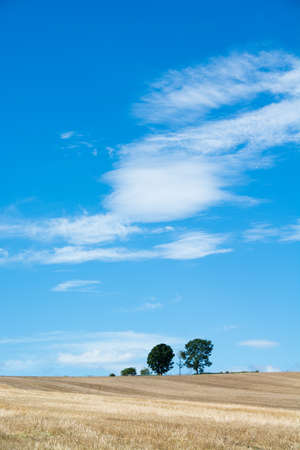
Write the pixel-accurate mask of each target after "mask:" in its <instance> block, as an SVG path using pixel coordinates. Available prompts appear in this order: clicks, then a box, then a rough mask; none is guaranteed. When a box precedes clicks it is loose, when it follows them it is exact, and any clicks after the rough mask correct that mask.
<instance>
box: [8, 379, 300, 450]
mask: <svg viewBox="0 0 300 450" xmlns="http://www.w3.org/2000/svg"><path fill="white" fill-rule="evenodd" d="M0 449H1V450H2V449H3V450H6V449H14V450H18V449H22V450H23V449H24V450H27V449H28V450H29V449H30V450H32V449H57V450H62V449H64V450H65V449H70V450H71V449H78V450H79V449H149V450H150V449H153V450H154V449H155V450H159V449H162V450H171V449H172V450H173V449H185V450H188V449H194V450H196V449H197V450H198V449H211V450H216V449H256V450H258V449H272V450H273V449H274V450H276V449H278V450H285V449H300V373H272V374H271V373H270V374H263V373H251V374H216V375H212V374H211V375H198V376H181V377H179V376H165V377H152V376H151V377H115V378H113V377H85V378H79V377H0Z"/></svg>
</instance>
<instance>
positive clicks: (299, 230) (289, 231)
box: [281, 219, 300, 242]
mask: <svg viewBox="0 0 300 450" xmlns="http://www.w3.org/2000/svg"><path fill="white" fill-rule="evenodd" d="M281 240H282V241H298V242H299V241H300V219H298V220H297V223H295V224H293V225H289V226H287V227H285V229H284V233H283V235H282V238H281Z"/></svg>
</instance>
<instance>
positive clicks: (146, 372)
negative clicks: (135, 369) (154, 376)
mask: <svg viewBox="0 0 300 450" xmlns="http://www.w3.org/2000/svg"><path fill="white" fill-rule="evenodd" d="M140 375H141V376H142V377H145V376H148V375H151V372H150V370H149V369H148V367H144V369H141V370H140Z"/></svg>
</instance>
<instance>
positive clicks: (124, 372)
mask: <svg viewBox="0 0 300 450" xmlns="http://www.w3.org/2000/svg"><path fill="white" fill-rule="evenodd" d="M121 375H122V377H128V376H130V375H131V376H134V375H136V368H135V367H126V369H123V370H121Z"/></svg>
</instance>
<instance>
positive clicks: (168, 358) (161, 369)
mask: <svg viewBox="0 0 300 450" xmlns="http://www.w3.org/2000/svg"><path fill="white" fill-rule="evenodd" d="M174 356H175V355H174V352H173V350H172V348H171V347H170V346H169V345H167V344H158V345H156V346H155V347H153V349H152V350H151V352H150V353H149V355H148V358H147V364H148V366H149V367H151V369H152V370H153V371H154V372H155V373H156V374H157V375H163V374H164V373H166V372H168V371H169V370H170V369H172V367H173V366H174V363H173V362H172V359H173V358H174Z"/></svg>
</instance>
